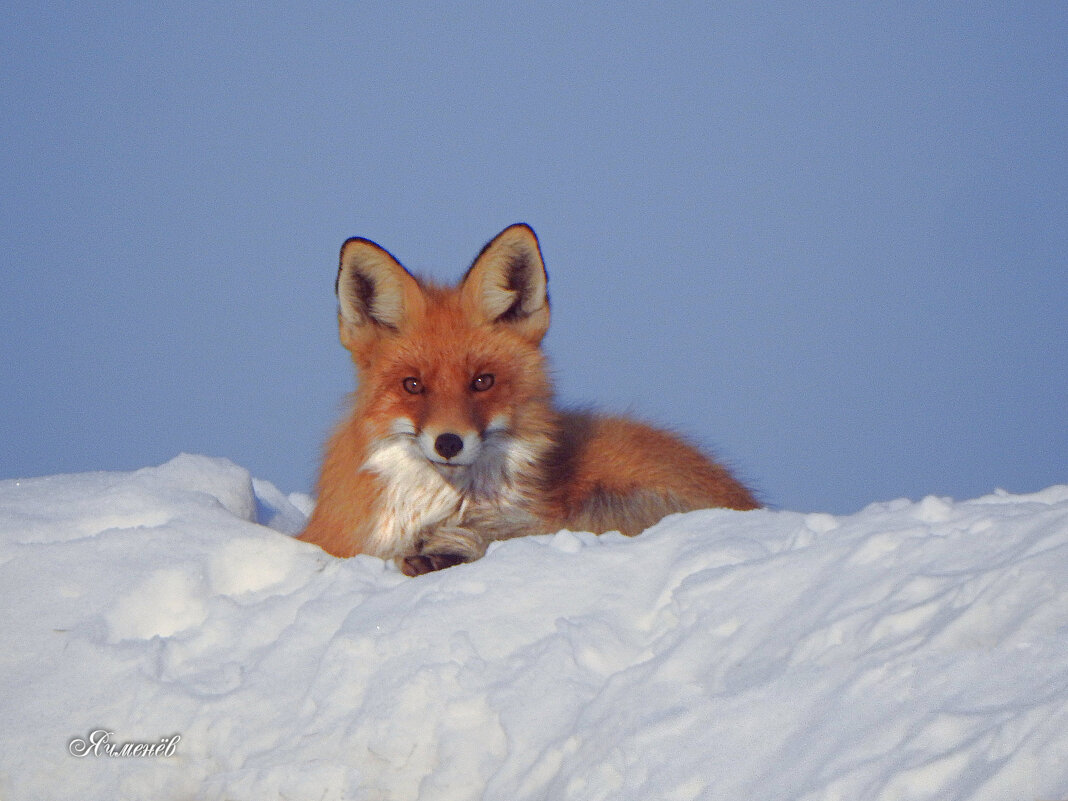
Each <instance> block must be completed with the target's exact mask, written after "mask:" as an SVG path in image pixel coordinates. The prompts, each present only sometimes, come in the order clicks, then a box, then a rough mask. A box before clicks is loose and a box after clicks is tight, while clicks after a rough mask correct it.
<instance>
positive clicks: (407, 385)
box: [402, 376, 424, 395]
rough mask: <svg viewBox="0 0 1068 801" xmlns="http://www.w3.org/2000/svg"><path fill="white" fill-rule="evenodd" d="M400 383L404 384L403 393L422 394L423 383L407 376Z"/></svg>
mask: <svg viewBox="0 0 1068 801" xmlns="http://www.w3.org/2000/svg"><path fill="white" fill-rule="evenodd" d="M402 383H403V384H404V391H405V392H408V393H409V394H411V395H421V394H422V393H423V389H424V387H423V382H422V381H420V380H419V379H418V378H415V377H414V376H408V377H407V378H405V379H404V381H403V382H402Z"/></svg>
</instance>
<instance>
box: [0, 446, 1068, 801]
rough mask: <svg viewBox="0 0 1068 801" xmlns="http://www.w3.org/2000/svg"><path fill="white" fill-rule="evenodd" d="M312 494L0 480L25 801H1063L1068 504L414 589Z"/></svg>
mask: <svg viewBox="0 0 1068 801" xmlns="http://www.w3.org/2000/svg"><path fill="white" fill-rule="evenodd" d="M310 503H311V501H310V499H308V498H307V497H306V496H288V497H287V496H285V495H283V494H282V493H281V492H279V491H278V490H277V489H276V488H275V487H273V486H272V485H270V484H269V483H266V482H262V481H258V480H254V479H252V478H251V477H250V476H249V474H248V472H247V471H245V470H244V469H242V468H240V467H237V466H236V465H233V464H231V463H230V462H227V461H225V460H220V459H209V458H206V457H201V456H188V455H183V456H180V457H178V458H177V459H174V460H173V461H171V462H169V463H167V464H164V465H162V466H161V467H156V468H146V469H144V470H139V471H136V472H132V473H92V474H84V475H71V476H53V477H49V478H40V479H32V480H23V481H4V482H0V599H2V601H3V605H4V612H5V614H4V619H3V623H2V635H3V636H2V641H3V649H2V655H0V712H2V720H3V721H4V726H3V730H2V734H0V798H3V799H5V800H6V801H22V800H23V799H25V800H27V801H29V800H30V799H33V801H38V800H40V799H58V798H79V799H108V800H109V801H114V800H116V799H146V800H147V799H155V800H156V801H160V800H164V801H165V800H166V799H212V800H214V799H219V800H221V799H228V800H229V801H243V800H244V799H248V801H265V799H289V801H299V800H303V799H307V800H308V801H323V800H324V799H325V800H327V801H329V800H330V799H391V800H392V801H401V800H403V799H423V800H424V801H430V800H431V799H432V800H433V801H444V800H448V799H457V800H459V799H502V800H504V799H507V800H508V801H516V800H517V799H554V800H555V799H582V800H583V801H590V800H591V799H634V801H653V800H656V801H670V800H673V799H761V801H767V800H768V799H843V800H844V799H849V801H859V800H860V799H919V798H930V799H941V800H945V799H990V801H994V800H995V799H996V800H997V801H1004V799H1035V800H1037V799H1045V800H1047V801H1061V800H1062V799H1066V798H1068V486H1058V487H1051V488H1050V489H1048V490H1045V491H1043V492H1040V493H1037V494H1034V495H1028V496H1012V495H1007V494H1004V493H999V494H994V495H991V496H988V497H984V498H979V499H977V500H972V501H966V502H951V501H948V500H944V499H939V498H934V497H929V498H926V499H923V500H922V501H920V502H918V503H912V502H908V501H894V502H891V503H883V504H876V505H873V506H870V507H868V508H867V509H865V510H863V511H861V512H859V513H858V514H855V515H852V516H848V517H832V516H830V515H826V514H807V515H806V514H798V513H792V512H777V511H757V512H730V511H705V512H695V513H691V514H687V515H677V516H674V517H670V518H668V519H666V520H664V521H662V522H661V523H660V524H659V525H657V526H655V527H653V528H652V529H650V530H649V531H647V532H646V533H644V534H643V535H641V536H640V537H638V538H635V539H625V538H623V537H621V536H618V535H611V534H609V535H605V536H603V537H599V538H598V537H594V536H592V535H588V534H584V533H572V532H560V533H559V534H556V535H554V536H547V537H536V538H528V539H524V540H517V541H512V542H507V543H500V544H498V545H496V546H495V547H494V548H493V549H491V551H490V553H489V554H488V555H487V556H486V558H485V559H483V560H482V561H480V562H477V563H475V564H471V565H463V566H460V567H457V568H453V569H450V570H446V571H443V572H440V573H435V574H431V575H427V576H423V577H420V578H417V579H408V578H405V577H403V576H401V575H400V574H399V573H397V572H396V571H395V570H394V569H393V568H392V567H388V566H386V565H385V564H384V563H383V562H381V561H380V560H377V559H373V558H370V557H357V558H355V559H350V560H337V559H333V558H331V557H328V556H326V555H325V554H323V553H322V552H321V551H319V550H318V549H317V548H315V547H313V546H308V545H305V544H303V543H300V542H297V541H295V540H294V539H292V537H290V536H288V535H290V534H292V533H294V532H296V531H298V530H299V529H300V527H301V525H302V523H303V521H304V516H305V514H306V513H307V511H308V508H309V506H310ZM135 754H136V755H135Z"/></svg>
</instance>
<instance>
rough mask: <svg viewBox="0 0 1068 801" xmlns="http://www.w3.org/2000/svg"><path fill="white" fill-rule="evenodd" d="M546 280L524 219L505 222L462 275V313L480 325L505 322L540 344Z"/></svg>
mask: <svg viewBox="0 0 1068 801" xmlns="http://www.w3.org/2000/svg"><path fill="white" fill-rule="evenodd" d="M548 280H549V279H548V276H547V275H546V274H545V263H544V262H543V261H542V258H541V249H540V248H539V247H538V238H537V237H536V236H535V235H534V231H533V230H532V229H531V228H530V226H528V225H525V224H523V223H517V224H515V225H512V226H509V227H508V228H505V229H504V230H503V231H501V232H500V233H499V234H497V236H496V237H495V238H494V239H493V240H492V241H491V242H490V243H489V244H487V245H486V246H485V247H484V248H482V252H481V253H479V254H478V257H477V258H476V259H475V262H474V264H472V265H471V269H469V270H468V271H467V274H466V275H465V276H464V279H463V281H462V283H461V289H460V291H461V297H462V299H463V307H464V312H465V313H466V314H467V317H468V319H469V320H471V321H472V322H474V323H476V324H478V325H507V326H510V327H511V328H513V329H514V330H515V331H517V332H518V333H519V334H521V335H522V336H523V337H525V338H526V339H529V340H530V341H531V342H534V343H538V342H540V341H541V338H542V337H543V336H545V332H546V331H547V330H548V329H549V295H548Z"/></svg>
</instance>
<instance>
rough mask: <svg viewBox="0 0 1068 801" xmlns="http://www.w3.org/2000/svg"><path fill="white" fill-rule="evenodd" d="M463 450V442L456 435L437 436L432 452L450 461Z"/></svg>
mask: <svg viewBox="0 0 1068 801" xmlns="http://www.w3.org/2000/svg"><path fill="white" fill-rule="evenodd" d="M463 449H464V441H463V440H462V439H461V438H460V437H459V436H457V435H456V434H438V437H437V439H435V440H434V450H436V451H437V452H438V454H439V455H441V457H442V458H444V459H451V458H452V457H453V456H455V455H456V454H458V453H459V452H460V451H462V450H463Z"/></svg>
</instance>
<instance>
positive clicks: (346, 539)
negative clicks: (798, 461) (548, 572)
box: [300, 223, 758, 576]
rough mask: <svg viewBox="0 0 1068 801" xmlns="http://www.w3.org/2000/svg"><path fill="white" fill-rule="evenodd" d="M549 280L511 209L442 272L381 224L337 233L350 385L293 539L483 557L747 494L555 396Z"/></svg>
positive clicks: (659, 442)
mask: <svg viewBox="0 0 1068 801" xmlns="http://www.w3.org/2000/svg"><path fill="white" fill-rule="evenodd" d="M547 281H548V278H547V276H546V273H545V265H544V263H543V261H542V256H541V250H540V248H539V245H538V240H537V237H536V236H535V235H534V231H533V230H532V229H531V228H530V227H528V226H527V225H524V224H522V223H520V224H516V225H512V226H510V227H508V228H506V229H505V230H504V231H502V232H501V233H500V234H498V235H497V237H496V238H494V239H493V240H492V241H491V242H489V244H487V245H486V246H485V247H484V248H483V249H482V252H481V253H479V255H478V256H477V258H476V259H475V261H474V263H473V264H472V265H471V267H470V269H468V271H467V273H466V274H465V275H464V277H463V279H462V280H461V281H460V283H459V284H458V285H457V286H455V287H451V288H444V287H441V286H437V285H435V284H432V283H430V282H428V281H425V280H422V279H419V278H416V277H415V276H413V275H412V274H411V273H409V272H408V271H407V270H406V269H405V268H404V267H402V266H401V264H400V262H398V261H397V260H396V259H395V258H394V257H393V256H392V255H390V254H389V253H388V252H386V251H385V250H383V249H382V248H381V247H379V246H378V245H376V244H375V243H374V242H371V241H369V240H367V239H361V238H354V239H350V240H348V241H347V242H345V244H344V246H343V247H342V248H341V264H340V267H339V268H338V276H337V283H336V286H335V289H336V291H337V297H338V303H339V309H338V326H339V331H340V336H341V342H342V344H343V345H344V346H345V347H346V348H347V349H348V350H349V351H350V353H351V355H352V359H353V362H354V363H355V365H356V368H357V372H358V375H359V385H358V389H357V391H356V394H355V396H354V403H353V408H352V413H351V414H350V415H349V416H348V418H347V419H345V420H344V421H343V422H342V423H341V425H340V426H339V427H338V429H337V431H336V432H335V433H334V435H333V436H332V437H331V439H330V440H329V442H328V444H327V448H326V457H325V459H324V462H323V466H322V472H321V474H320V477H319V482H318V502H317V504H316V506H315V509H314V511H313V512H312V515H311V518H310V520H309V521H308V525H307V528H305V530H304V532H303V533H302V534H301V535H300V539H302V540H304V541H305V542H310V543H315V544H317V545H319V546H321V547H322V548H323V549H324V550H326V551H327V552H329V553H331V554H333V555H335V556H341V557H348V556H354V555H356V554H361V553H364V554H371V555H373V556H378V557H381V558H383V559H394V560H396V562H397V564H398V566H399V567H400V569H401V570H402V571H403V572H404V573H405V574H406V575H410V576H414V575H419V574H421V573H426V572H429V571H431V570H439V569H441V568H444V567H449V566H452V565H455V564H458V563H460V562H469V561H473V560H475V559H478V558H480V557H481V556H482V555H483V554H484V553H485V551H486V548H487V546H488V545H489V543H490V542H492V541H494V540H502V539H509V538H511V537H519V536H524V535H530V534H548V533H553V532H556V531H559V530H560V529H564V528H567V529H572V530H575V531H592V532H595V533H597V534H600V533H603V532H605V531H620V532H622V533H623V534H626V535H634V534H638V533H640V532H641V531H643V530H645V529H646V528H648V527H649V526H651V525H652V524H654V523H656V522H657V521H658V520H660V519H661V518H663V517H664V516H665V515H668V514H671V513H673V512H685V511H690V510H693V509H705V508H709V507H728V508H731V509H755V508H757V507H758V504H757V502H756V500H755V499H754V498H753V495H752V494H751V493H750V492H749V490H748V489H746V488H745V487H744V486H743V485H742V484H741V483H739V482H738V481H737V480H736V479H735V478H733V477H732V476H731V474H730V473H729V472H728V471H727V469H726V468H724V467H723V466H721V465H719V464H716V463H715V462H712V461H710V460H709V459H707V458H706V457H705V456H704V455H702V454H701V453H700V452H699V451H697V450H696V449H695V448H693V447H692V446H690V445H689V444H687V443H685V442H683V441H682V440H681V439H679V438H678V437H676V436H674V435H673V434H669V433H667V432H665V431H661V430H658V429H655V428H651V427H649V426H646V425H643V424H642V423H638V422H635V421H633V420H629V419H626V418H623V417H609V416H603V415H600V414H593V413H588V412H575V411H563V410H560V409H558V408H556V407H555V406H554V405H553V390H552V385H551V383H550V380H549V376H548V373H547V370H546V363H545V355H544V354H543V353H542V350H541V347H540V343H541V340H542V337H544V336H545V332H546V331H547V329H548V327H549V298H548V294H547V291H546V289H547Z"/></svg>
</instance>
